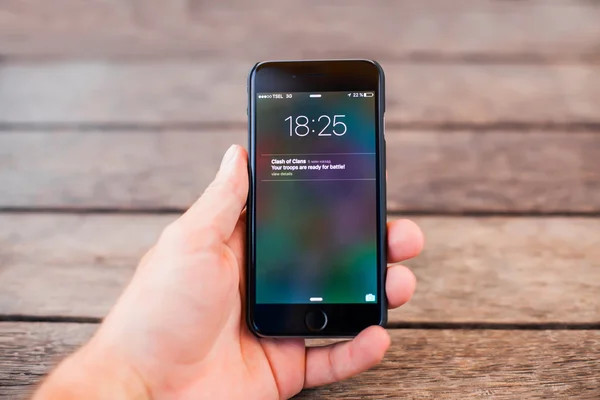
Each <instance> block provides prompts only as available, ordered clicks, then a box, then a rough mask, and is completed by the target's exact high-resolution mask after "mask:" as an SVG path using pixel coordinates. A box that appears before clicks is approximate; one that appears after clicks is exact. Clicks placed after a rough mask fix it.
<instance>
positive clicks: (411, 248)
mask: <svg viewBox="0 0 600 400" xmlns="http://www.w3.org/2000/svg"><path fill="white" fill-rule="evenodd" d="M247 193H248V178H247V154H246V152H245V150H244V149H242V148H241V147H239V146H232V147H231V148H230V149H229V150H228V151H227V153H226V154H225V157H224V158H223V162H222V164H221V168H220V170H219V173H218V174H217V177H216V178H215V180H214V182H213V183H212V184H211V185H210V186H209V188H208V189H207V190H206V192H205V193H204V194H203V195H202V197H200V199H199V200H198V201H197V202H196V203H195V204H194V205H193V206H192V207H191V208H190V209H189V210H188V211H187V212H186V213H185V214H183V215H182V216H181V217H180V218H179V219H178V220H176V221H175V222H173V223H172V224H171V225H169V226H168V227H167V228H166V229H165V230H164V232H163V233H162V235H161V237H160V239H159V240H158V243H157V244H156V245H155V246H154V247H153V248H152V249H151V250H150V251H149V252H148V253H147V254H146V255H145V256H144V257H143V259H142V261H141V262H140V265H139V267H138V269H137V271H136V273H135V276H134V278H133V280H132V281H131V283H130V284H129V285H128V287H127V289H126V290H125V292H124V293H123V295H122V297H121V298H120V299H119V301H118V302H117V304H116V305H115V307H114V308H113V310H112V311H111V312H110V314H109V315H108V317H107V318H106V320H105V321H104V322H103V324H102V325H101V327H100V329H99V330H98V332H97V333H96V335H95V336H94V338H93V339H92V340H91V341H90V342H89V343H88V344H87V345H85V346H84V347H83V348H82V349H80V350H79V351H78V352H77V353H75V354H74V355H73V356H72V357H71V358H70V359H68V360H67V361H66V362H64V363H63V365H62V366H60V367H59V368H58V370H57V371H56V372H55V373H54V374H53V375H52V376H51V377H50V378H49V380H48V382H47V383H46V384H45V385H44V386H43V387H42V389H41V390H40V391H39V393H38V396H39V398H53V396H52V393H59V392H60V393H61V397H60V398H79V397H78V396H77V394H78V393H81V395H82V397H85V398H90V393H96V395H97V396H98V397H97V398H104V397H101V394H99V393H100V392H101V391H99V389H97V388H96V389H94V385H95V383H94V381H97V384H98V385H101V387H102V390H104V392H102V393H103V394H105V395H106V397H105V398H111V399H118V398H154V399H201V398H207V399H248V398H257V399H284V398H289V397H291V396H293V395H294V394H296V393H298V392H299V391H300V390H301V389H303V388H310V387H314V386H319V385H324V384H327V383H331V382H336V381H339V380H342V379H345V378H348V377H350V376H353V375H355V374H358V373H360V372H362V371H364V370H366V369H368V368H370V367H371V366H373V365H375V364H377V363H379V362H380V361H381V359H382V358H383V356H384V353H385V351H386V350H387V348H388V347H389V345H390V338H389V335H388V334H387V332H386V330H385V329H383V328H382V327H379V326H372V327H369V328H367V329H365V330H364V331H363V332H361V333H360V334H359V335H358V336H357V337H356V338H354V339H353V340H351V341H346V342H341V343H336V344H334V345H330V346H326V347H317V348H306V347H305V344H304V340H302V339H259V338H257V337H255V336H254V335H253V334H252V333H250V332H249V330H248V329H247V327H246V324H245V321H244V318H243V313H244V311H243V310H244V306H243V302H244V297H245V296H244V284H243V280H244V266H245V260H244V249H245V234H246V229H245V213H244V212H243V211H242V210H243V209H244V207H245V202H246V197H247ZM388 241H389V242H388V257H389V261H391V262H398V261H402V260H406V259H408V258H411V257H414V256H416V255H417V254H418V253H419V252H420V251H421V248H422V245H423V236H422V234H421V231H420V230H419V228H418V227H417V226H416V225H415V224H414V223H412V222H410V221H408V220H400V221H395V222H391V223H389V224H388ZM414 289H415V277H414V275H413V274H412V273H411V272H410V270H408V269H407V268H406V267H403V266H400V265H392V266H390V267H389V269H388V274H387V282H386V293H387V298H388V303H389V306H390V307H391V308H396V307H399V306H400V305H402V304H404V303H405V302H406V301H408V300H409V299H410V297H411V295H412V294H413V292H414ZM67 375H68V377H67ZM61 377H62V378H61ZM78 390H80V392H78ZM136 396H137V397H136ZM57 398H58V397H57Z"/></svg>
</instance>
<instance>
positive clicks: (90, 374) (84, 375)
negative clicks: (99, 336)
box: [33, 343, 150, 400]
mask: <svg viewBox="0 0 600 400" xmlns="http://www.w3.org/2000/svg"><path fill="white" fill-rule="evenodd" d="M55 399H56V400H58V399H60V400H71V399H73V400H75V399H90V400H104V399H106V400H149V399H150V395H149V393H148V391H147V389H146V387H145V385H144V382H143V381H142V379H141V378H140V377H139V375H138V374H137V372H136V371H135V370H134V369H132V368H130V367H129V366H127V365H126V364H125V363H123V362H122V361H121V360H119V359H118V357H115V356H112V355H109V354H108V352H105V351H102V350H101V349H99V348H95V347H94V345H93V344H91V343H90V344H87V345H86V346H84V347H82V348H81V349H79V350H78V351H77V352H76V353H75V354H73V355H71V356H70V357H69V358H67V359H66V360H64V361H63V362H62V363H61V364H60V365H59V366H58V367H57V368H56V369H55V370H54V371H53V372H52V373H51V374H50V376H48V378H47V379H46V380H45V381H44V382H43V384H42V386H41V387H40V388H39V390H38V391H37V392H36V394H35V395H34V397H33V400H55Z"/></svg>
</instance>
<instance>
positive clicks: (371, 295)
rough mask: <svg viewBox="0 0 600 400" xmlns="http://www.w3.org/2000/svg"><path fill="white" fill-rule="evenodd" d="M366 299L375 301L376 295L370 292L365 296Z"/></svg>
mask: <svg viewBox="0 0 600 400" xmlns="http://www.w3.org/2000/svg"><path fill="white" fill-rule="evenodd" d="M365 301H375V295H374V294H372V293H369V294H367V295H366V296H365Z"/></svg>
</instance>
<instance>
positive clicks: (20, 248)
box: [0, 214, 600, 326]
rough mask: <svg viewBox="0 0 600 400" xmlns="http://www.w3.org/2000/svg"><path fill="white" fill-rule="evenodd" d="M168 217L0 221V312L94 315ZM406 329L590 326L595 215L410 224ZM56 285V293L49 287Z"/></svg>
mask: <svg viewBox="0 0 600 400" xmlns="http://www.w3.org/2000/svg"><path fill="white" fill-rule="evenodd" d="M174 218H175V216H174V215H162V216H156V215H52V214H35V215H27V214H2V215H0V226H2V227H3V229H2V230H0V280H1V281H2V291H0V314H4V315H13V314H17V315H32V316H42V317H48V316H71V317H103V316H104V315H106V313H107V312H108V310H109V309H110V307H111V305H112V304H113V303H114V302H115V301H116V299H117V297H118V295H119V293H120V292H121V290H122V289H123V287H124V286H125V285H126V283H127V282H128V281H129V279H130V277H131V276H132V274H133V271H134V268H135V266H136V265H137V262H138V260H139V258H140V257H141V256H142V255H143V254H144V252H145V251H146V250H147V249H148V248H149V247H150V246H151V245H152V244H153V243H154V242H155V240H156V239H157V237H158V235H159V233H160V231H161V230H162V229H163V227H164V226H166V225H167V224H168V223H169V222H170V221H172V220H173V219H174ZM415 220H416V222H417V223H419V224H420V225H421V227H422V228H423V230H424V232H425V237H426V242H427V243H426V248H425V251H424V252H423V254H422V255H421V256H419V257H418V258H416V259H415V260H412V261H410V262H408V263H407V265H409V266H410V267H411V268H412V269H413V271H414V272H415V274H416V275H417V279H418V281H419V284H418V288H417V292H416V294H415V296H414V298H413V300H412V301H411V302H410V303H409V304H408V305H406V306H405V307H402V308H400V309H399V310H397V311H393V312H391V313H390V318H389V319H390V323H391V324H392V326H394V324H397V323H399V322H401V321H407V322H452V323H508V324H510V323H553V322H561V323H596V322H598V321H600V303H598V301H597V300H596V299H597V296H596V294H597V293H598V290H599V289H600V283H599V282H600V246H599V242H598V232H599V231H600V219H597V218H540V219H537V218H499V217H498V218H464V217H463V218H459V217H445V218H444V217H420V218H416V219H415ZM57 288H60V290H59V289H57Z"/></svg>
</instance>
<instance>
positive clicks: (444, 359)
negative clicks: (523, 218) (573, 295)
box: [0, 322, 600, 399]
mask: <svg viewBox="0 0 600 400" xmlns="http://www.w3.org/2000/svg"><path fill="white" fill-rule="evenodd" d="M94 329H95V326H94V325H85V324H84V325H73V324H48V323H11V322H4V323H0V354H1V355H2V357H0V366H1V367H2V368H0V398H11V399H13V398H15V397H18V396H19V397H20V396H23V397H24V396H26V395H29V394H30V393H31V392H32V390H33V388H34V385H36V384H37V383H38V382H39V381H40V379H41V377H42V376H43V374H45V373H46V372H47V371H49V370H50V368H51V366H52V365H53V364H55V362H56V360H57V359H58V358H60V357H64V356H66V355H67V354H69V353H71V352H72V351H73V350H74V348H75V347H76V346H77V345H78V344H82V343H83V342H84V341H85V340H86V339H87V338H88V337H89V336H90V335H91V334H92V333H93V331H94ZM390 333H391V335H392V340H393V345H392V347H391V349H390V350H389V352H388V354H387V355H386V358H385V359H384V361H383V363H382V364H381V365H379V366H377V367H375V368H373V369H372V370H370V371H368V372H366V373H363V374H361V375H359V376H357V377H355V378H352V379H349V380H347V381H344V382H341V383H337V384H333V385H328V386H325V387H323V388H318V389H313V390H308V391H305V392H303V393H302V394H301V395H300V396H299V397H298V398H301V399H323V398H335V399H357V398H361V399H363V398H367V399H381V398H392V399H400V398H402V399H406V398H419V399H423V398H435V399H464V398H471V397H490V398H494V399H515V398H534V397H535V398H538V397H539V398H578V399H596V398H598V396H600V388H599V387H598V374H597V372H598V370H597V366H598V361H599V360H600V331H490V330H488V331H463V330H454V331H452V330H438V331H436V330H394V331H391V332H390Z"/></svg>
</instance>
